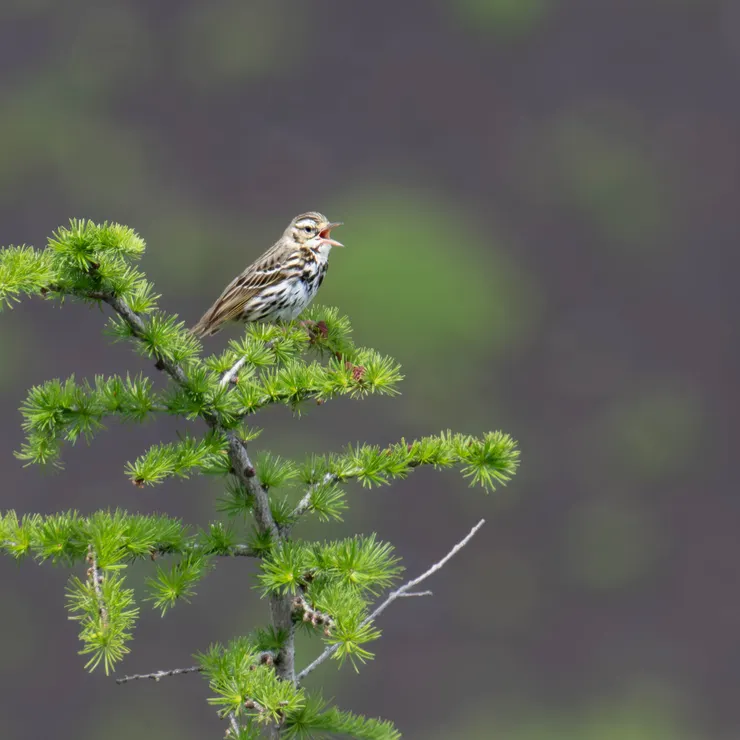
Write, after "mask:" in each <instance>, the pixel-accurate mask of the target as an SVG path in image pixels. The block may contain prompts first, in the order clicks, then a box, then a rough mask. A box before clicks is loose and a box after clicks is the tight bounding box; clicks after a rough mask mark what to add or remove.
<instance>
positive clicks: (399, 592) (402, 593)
mask: <svg viewBox="0 0 740 740" xmlns="http://www.w3.org/2000/svg"><path fill="white" fill-rule="evenodd" d="M485 521H486V520H485V519H481V520H480V521H479V522H478V524H476V525H475V526H474V527H473V528H472V529H471V530H470V532H468V534H467V535H466V536H465V537H464V538H463V539H462V540H460V542H458V543H457V544H456V545H455V546H454V547H453V548H452V550H450V551H449V552H448V553H447V555H445V556H444V557H443V558H442V559H441V560H439V561H437V562H436V563H435V564H434V565H433V566H432V567H431V568H429V569H428V570H426V571H424V573H422V574H421V575H420V576H418V577H417V578H414V579H413V580H411V581H407V582H406V583H404V584H403V586H401V587H399V588H397V589H396V590H395V591H392V592H391V593H390V594H388V596H387V597H386V598H385V600H384V601H383V602H382V603H381V604H379V605H378V606H377V607H376V608H375V609H374V610H373V611H372V613H371V614H370V615H369V616H368V617H366V618H365V619H363V620H362V623H361V624H360V627H364V626H366V625H368V624H370V622H372V621H373V620H375V619H376V618H377V617H379V616H380V615H381V614H382V613H383V612H384V611H385V610H386V609H387V608H388V607H389V606H390V605H391V604H392V603H393V602H394V601H395V600H396V599H400V598H403V597H406V596H426V595H431V592H430V591H426V592H423V593H421V592H419V593H417V592H412V590H411V589H413V588H414V587H415V586H418V585H419V584H420V583H421V582H422V581H425V580H426V579H427V578H429V576H431V575H432V574H434V573H436V572H437V571H438V570H440V568H442V567H443V566H444V565H445V564H446V563H447V562H448V561H449V560H450V558H452V557H454V556H455V555H456V554H457V553H458V552H459V551H460V550H462V548H463V547H465V545H467V544H468V542H470V540H471V539H473V536H474V535H475V533H476V532H477V531H478V530H479V529H480V528H481V527H482V526H483V525H484V524H485ZM337 650H339V643H336V644H334V645H330V646H329V647H328V648H326V650H324V652H323V653H321V655H319V657H318V658H316V660H314V661H313V662H312V663H310V664H309V665H307V666H306V667H305V668H304V669H303V670H302V671H301V672H300V673H299V674H298V675H297V676H296V681H297V682H299V683H300V681H302V680H303V679H304V678H305V677H306V676H307V675H308V674H309V673H311V672H312V671H313V670H314V669H316V668H318V667H319V666H320V665H321V664H322V663H323V662H324V661H325V660H326V659H327V658H330V657H331V656H332V655H334V653H336V652H337Z"/></svg>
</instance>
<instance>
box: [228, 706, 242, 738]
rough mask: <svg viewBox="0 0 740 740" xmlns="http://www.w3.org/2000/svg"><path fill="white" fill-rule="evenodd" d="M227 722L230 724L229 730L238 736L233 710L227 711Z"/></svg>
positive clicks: (238, 729)
mask: <svg viewBox="0 0 740 740" xmlns="http://www.w3.org/2000/svg"><path fill="white" fill-rule="evenodd" d="M229 723H230V724H231V731H232V732H233V733H234V737H235V738H238V737H239V732H240V729H241V728H240V727H239V723H238V722H237V721H236V715H235V714H234V713H233V712H229Z"/></svg>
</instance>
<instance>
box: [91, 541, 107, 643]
mask: <svg viewBox="0 0 740 740" xmlns="http://www.w3.org/2000/svg"><path fill="white" fill-rule="evenodd" d="M87 562H88V563H90V568H89V570H88V571H87V574H88V578H91V579H92V582H93V588H94V589H95V600H96V601H97V602H98V613H99V614H100V619H101V622H102V625H103V629H105V628H107V627H108V607H107V606H106V605H105V600H104V599H103V589H102V588H101V586H100V584H101V582H102V580H103V576H101V575H100V570H99V569H98V561H97V558H96V557H95V550H94V549H93V546H92V545H88V546H87Z"/></svg>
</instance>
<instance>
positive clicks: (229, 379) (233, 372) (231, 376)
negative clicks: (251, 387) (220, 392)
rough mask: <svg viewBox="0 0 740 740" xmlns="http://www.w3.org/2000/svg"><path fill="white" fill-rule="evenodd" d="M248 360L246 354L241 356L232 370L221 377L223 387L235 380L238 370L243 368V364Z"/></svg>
mask: <svg viewBox="0 0 740 740" xmlns="http://www.w3.org/2000/svg"><path fill="white" fill-rule="evenodd" d="M246 361H247V358H246V355H245V356H243V357H240V358H239V359H238V360H237V361H236V362H235V363H234V365H233V367H232V368H231V370H227V371H226V372H225V373H224V374H223V376H222V377H221V382H220V383H219V385H220V386H221V387H222V388H223V387H224V386H225V385H228V384H229V383H232V382H234V381H235V379H236V376H237V374H238V372H239V371H240V370H241V369H242V366H243V365H244V363H245V362H246Z"/></svg>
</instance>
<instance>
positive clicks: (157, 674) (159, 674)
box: [116, 665, 203, 684]
mask: <svg viewBox="0 0 740 740" xmlns="http://www.w3.org/2000/svg"><path fill="white" fill-rule="evenodd" d="M202 670H203V668H202V667H201V666H199V665H194V666H190V668H173V669H172V670H171V671H154V673H135V674H134V675H133V676H123V678H117V679H116V683H117V684H122V683H128V682H129V681H138V680H139V679H140V678H151V679H152V681H159V680H160V679H162V678H166V677H167V676H181V675H182V674H184V673H200V672H201V671H202Z"/></svg>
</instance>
